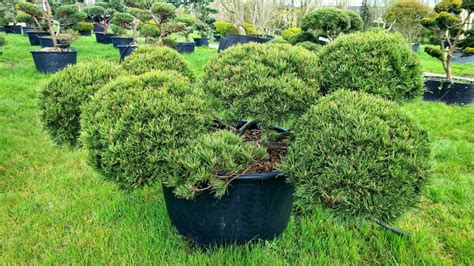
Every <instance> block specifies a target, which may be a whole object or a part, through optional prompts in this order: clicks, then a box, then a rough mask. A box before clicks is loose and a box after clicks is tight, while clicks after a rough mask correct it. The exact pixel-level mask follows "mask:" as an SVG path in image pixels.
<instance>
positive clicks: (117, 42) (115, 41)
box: [111, 36, 133, 48]
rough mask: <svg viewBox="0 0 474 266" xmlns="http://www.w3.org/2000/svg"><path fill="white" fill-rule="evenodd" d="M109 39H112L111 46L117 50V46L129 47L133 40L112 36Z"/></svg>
mask: <svg viewBox="0 0 474 266" xmlns="http://www.w3.org/2000/svg"><path fill="white" fill-rule="evenodd" d="M111 39H112V44H113V45H114V47H115V48H118V46H119V45H130V44H132V43H133V38H130V37H117V36H113V37H111Z"/></svg>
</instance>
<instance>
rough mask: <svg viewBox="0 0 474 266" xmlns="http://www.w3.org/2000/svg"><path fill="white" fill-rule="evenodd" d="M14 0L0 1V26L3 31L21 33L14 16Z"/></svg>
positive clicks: (15, 12)
mask: <svg viewBox="0 0 474 266" xmlns="http://www.w3.org/2000/svg"><path fill="white" fill-rule="evenodd" d="M16 2H17V1H15V0H4V1H0V15H1V16H0V22H2V24H1V25H0V26H3V27H4V30H5V33H13V34H21V25H18V21H17V19H16V16H17V15H18V11H17V9H16V6H15V5H16Z"/></svg>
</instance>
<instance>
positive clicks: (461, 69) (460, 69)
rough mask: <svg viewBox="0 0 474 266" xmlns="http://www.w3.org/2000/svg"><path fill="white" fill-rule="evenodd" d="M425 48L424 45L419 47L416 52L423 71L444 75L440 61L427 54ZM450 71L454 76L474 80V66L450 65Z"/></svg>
mask: <svg viewBox="0 0 474 266" xmlns="http://www.w3.org/2000/svg"><path fill="white" fill-rule="evenodd" d="M425 47H426V45H421V46H420V51H418V55H419V56H420V59H421V64H422V65H423V68H424V69H425V71H426V72H432V73H441V74H444V70H443V66H442V64H441V61H439V60H438V59H436V58H434V57H432V56H430V55H429V54H427V53H426V52H425ZM452 71H453V75H455V76H460V77H468V78H474V64H452Z"/></svg>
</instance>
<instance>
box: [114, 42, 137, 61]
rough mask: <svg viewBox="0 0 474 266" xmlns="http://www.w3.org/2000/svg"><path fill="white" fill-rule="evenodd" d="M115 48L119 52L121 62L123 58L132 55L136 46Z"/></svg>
mask: <svg viewBox="0 0 474 266" xmlns="http://www.w3.org/2000/svg"><path fill="white" fill-rule="evenodd" d="M117 48H118V49H119V52H120V62H123V60H125V58H126V57H127V56H129V55H131V54H132V53H133V51H135V49H137V48H138V45H118V46H117Z"/></svg>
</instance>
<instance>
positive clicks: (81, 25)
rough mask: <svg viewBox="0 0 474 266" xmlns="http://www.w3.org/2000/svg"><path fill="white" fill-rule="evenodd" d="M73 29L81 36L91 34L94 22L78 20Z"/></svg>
mask: <svg viewBox="0 0 474 266" xmlns="http://www.w3.org/2000/svg"><path fill="white" fill-rule="evenodd" d="M75 29H76V30H77V32H79V34H80V35H81V36H91V35H92V30H93V29H94V24H93V23H91V22H86V21H82V22H78V23H77V24H76V26H75Z"/></svg>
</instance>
